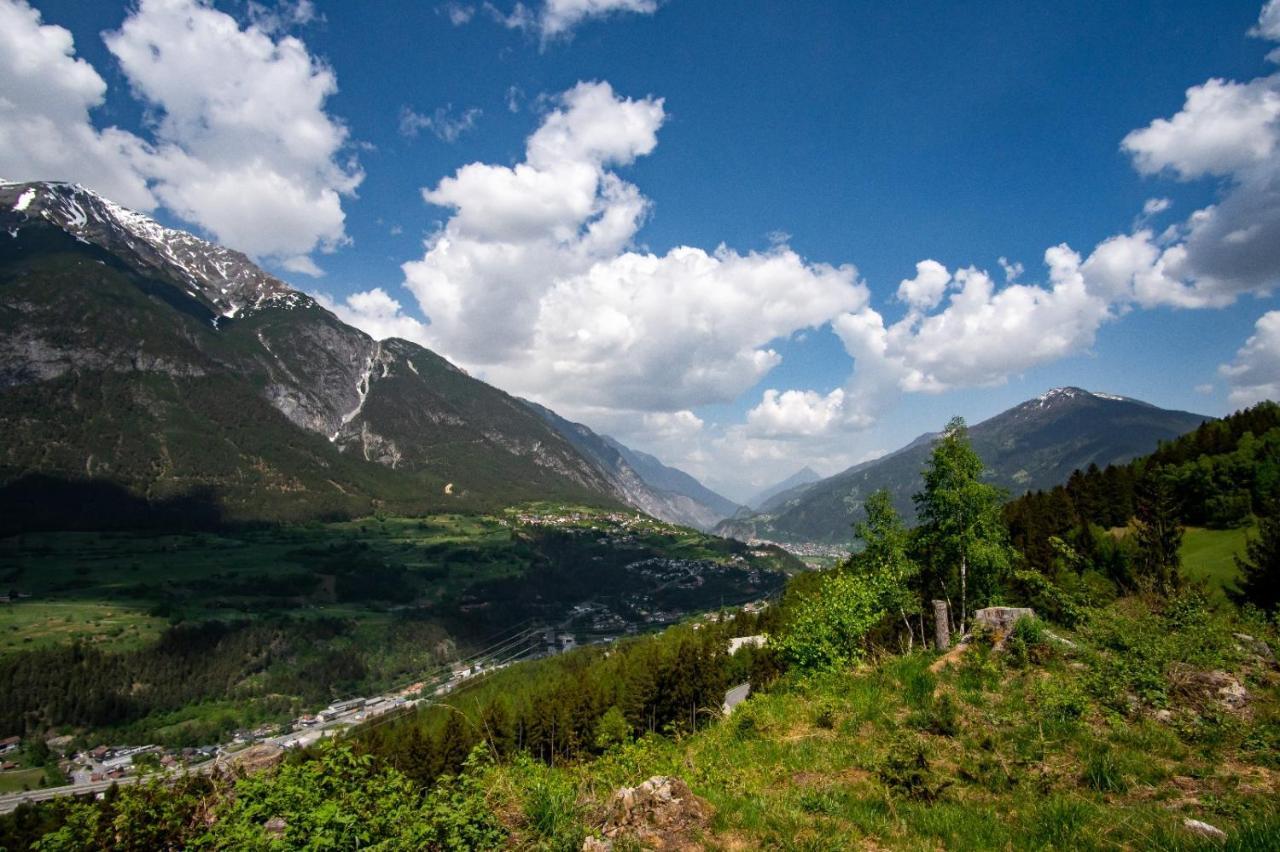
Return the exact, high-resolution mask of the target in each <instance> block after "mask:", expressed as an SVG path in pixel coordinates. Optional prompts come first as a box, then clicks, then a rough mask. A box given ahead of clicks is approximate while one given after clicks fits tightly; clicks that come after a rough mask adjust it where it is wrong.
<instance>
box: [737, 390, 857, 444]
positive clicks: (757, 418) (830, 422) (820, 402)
mask: <svg viewBox="0 0 1280 852" xmlns="http://www.w3.org/2000/svg"><path fill="white" fill-rule="evenodd" d="M843 417H844V391H843V390H841V389H840V388H836V389H835V390H833V391H831V393H829V394H827V395H826V396H822V395H821V394H818V393H815V392H814V391H800V390H788V391H783V392H781V393H779V392H778V391H776V390H772V389H770V390H766V391H765V392H764V396H763V398H762V399H761V400H760V404H759V405H757V406H756V407H755V408H753V409H751V410H750V411H748V412H747V433H748V434H749V435H752V436H756V437H769V438H778V437H792V436H796V437H808V436H813V435H822V434H826V433H827V432H829V431H831V430H832V429H833V428H835V427H836V426H837V425H838V424H840V422H841V421H842V420H843Z"/></svg>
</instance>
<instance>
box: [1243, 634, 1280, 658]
mask: <svg viewBox="0 0 1280 852" xmlns="http://www.w3.org/2000/svg"><path fill="white" fill-rule="evenodd" d="M1232 635H1233V636H1235V638H1236V641H1237V642H1239V643H1240V650H1242V651H1244V652H1245V653H1247V654H1251V655H1253V656H1254V657H1257V658H1258V659H1259V660H1261V661H1262V662H1264V663H1271V664H1272V665H1275V662H1276V655H1275V654H1274V653H1273V652H1272V650H1271V646H1270V645H1268V644H1267V643H1266V642H1264V641H1263V640H1261V639H1257V638H1255V637H1253V636H1250V635H1249V634H1248V633H1233V634H1232Z"/></svg>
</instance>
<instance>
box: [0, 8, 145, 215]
mask: <svg viewBox="0 0 1280 852" xmlns="http://www.w3.org/2000/svg"><path fill="white" fill-rule="evenodd" d="M106 92H107V84H106V81H105V80H103V79H102V77H101V76H99V75H98V72H97V71H95V70H94V69H93V66H91V65H90V64H89V63H88V62H86V61H84V60H83V59H78V58H76V56H75V45H74V43H73V40H72V37H71V33H70V32H69V31H67V30H66V29H64V28H62V27H59V26H54V25H52V24H45V23H43V22H42V21H41V18H40V13H39V12H38V11H36V10H35V9H33V8H31V7H30V6H29V5H27V3H26V2H23V0H0V174H4V175H5V176H6V177H8V178H12V179H15V180H68V179H70V180H79V181H81V182H83V183H87V184H89V185H91V186H93V187H94V188H95V189H97V190H99V191H100V192H102V193H103V194H104V195H107V196H108V197H110V198H113V199H115V200H117V201H119V202H120V203H122V204H126V205H128V206H130V207H136V208H140V209H142V210H151V209H153V208H154V207H155V206H156V199H155V196H154V195H153V194H152V192H151V190H150V189H149V188H148V186H147V180H146V177H145V176H144V174H143V173H142V172H141V171H140V166H141V164H143V163H144V162H145V161H146V160H147V159H148V158H149V157H150V155H151V150H150V148H149V147H148V146H147V145H146V144H145V143H144V142H143V140H141V139H139V138H138V137H137V136H134V135H133V134H132V133H128V132H126V131H123V130H120V129H119V128H116V127H107V128H104V129H101V130H99V129H98V128H97V127H95V126H94V123H93V121H92V119H91V117H90V111H91V110H93V109H94V108H95V107H97V106H99V105H101V104H102V102H103V99H104V98H105V97H106Z"/></svg>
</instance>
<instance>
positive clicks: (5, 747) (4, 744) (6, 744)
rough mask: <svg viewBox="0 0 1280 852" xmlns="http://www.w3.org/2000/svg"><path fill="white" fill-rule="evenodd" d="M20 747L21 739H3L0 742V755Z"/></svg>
mask: <svg viewBox="0 0 1280 852" xmlns="http://www.w3.org/2000/svg"><path fill="white" fill-rule="evenodd" d="M20 745H22V737H5V738H4V739H2V740H0V754H8V753H9V752H11V751H17V750H18V746H20Z"/></svg>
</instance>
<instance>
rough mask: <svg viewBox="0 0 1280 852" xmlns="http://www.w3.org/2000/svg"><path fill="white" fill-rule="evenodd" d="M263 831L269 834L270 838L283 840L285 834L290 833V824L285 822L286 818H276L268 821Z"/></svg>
mask: <svg viewBox="0 0 1280 852" xmlns="http://www.w3.org/2000/svg"><path fill="white" fill-rule="evenodd" d="M262 829H263V831H265V832H266V833H267V836H268V837H271V838H274V839H276V840H283V839H284V836H285V834H286V833H287V832H288V831H289V823H287V822H285V821H284V817H278V816H276V817H272V818H271V819H269V820H267V822H266V825H264V826H263V827H262Z"/></svg>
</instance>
